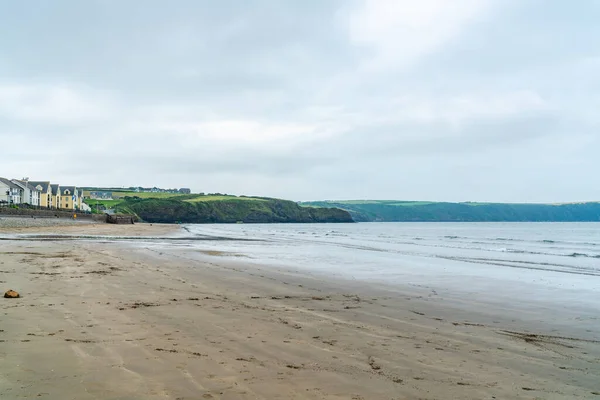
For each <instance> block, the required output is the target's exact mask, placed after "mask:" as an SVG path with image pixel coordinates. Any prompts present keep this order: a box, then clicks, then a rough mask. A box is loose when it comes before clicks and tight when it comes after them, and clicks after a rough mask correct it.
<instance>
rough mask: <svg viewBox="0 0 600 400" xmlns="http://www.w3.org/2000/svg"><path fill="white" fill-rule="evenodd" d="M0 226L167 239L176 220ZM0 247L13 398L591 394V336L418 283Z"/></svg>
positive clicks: (98, 248)
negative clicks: (531, 328)
mask: <svg viewBox="0 0 600 400" xmlns="http://www.w3.org/2000/svg"><path fill="white" fill-rule="evenodd" d="M0 232H1V233H11V232H15V233H18V234H45V233H53V234H65V235H67V234H69V235H83V234H85V235H122V236H164V235H176V234H177V233H178V232H179V227H178V226H177V225H149V224H136V225H133V226H125V225H122V226H114V225H108V224H90V225H88V224H85V225H84V224H82V225H71V226H64V227H52V228H22V229H18V230H15V229H5V230H0ZM1 245H2V248H1V250H0V270H1V273H0V281H2V283H1V285H2V288H3V289H4V290H8V289H14V290H17V291H19V292H20V293H21V294H22V295H23V298H21V299H15V300H10V299H3V300H4V301H3V302H2V311H3V312H4V313H5V315H4V318H3V326H2V328H1V329H0V355H2V357H3V359H4V360H5V362H4V363H3V364H2V366H0V389H1V390H2V393H5V394H6V395H7V396H8V397H10V398H18V397H24V398H33V397H38V396H39V397H40V398H42V399H44V398H45V399H55V398H56V399H59V398H77V399H96V398H103V399H124V398H127V399H182V400H184V399H185V400H191V399H200V398H202V399H206V398H215V399H217V398H219V399H246V398H248V399H250V398H252V399H254V398H264V399H278V398H279V399H289V398H306V399H347V398H353V399H390V398H394V399H398V398H399V399H403V398H422V399H440V398H462V399H482V398H493V396H495V397H496V398H502V399H513V398H514V399H517V398H519V399H522V398H531V399H533V398H544V399H563V398H573V399H576V398H590V397H594V396H595V393H597V392H594V390H598V389H597V380H596V378H597V372H598V371H597V364H598V362H599V360H600V351H599V350H600V349H599V347H600V344H599V343H597V342H595V341H594V340H589V339H588V340H577V339H579V338H576V337H575V338H569V336H568V335H567V334H566V333H565V332H546V331H544V332H537V333H531V332H525V331H524V330H522V329H519V326H518V325H519V324H518V321H517V322H513V321H511V320H510V311H507V315H505V316H498V318H504V319H505V320H498V321H496V322H497V323H496V324H494V323H493V322H492V323H488V322H487V321H482V320H481V319H480V318H478V317H477V316H476V314H475V313H470V312H467V311H464V312H462V313H461V312H460V310H459V309H457V308H452V307H448V306H447V305H444V304H441V303H439V302H436V301H433V300H431V299H430V298H428V297H427V294H426V293H424V292H423V291H422V290H420V289H419V288H412V289H406V288H402V290H397V291H391V290H389V288H387V287H385V286H383V285H377V284H374V283H368V284H367V283H357V282H349V281H345V280H343V279H333V278H329V279H328V278H325V277H323V276H316V275H313V274H310V273H308V272H298V271H290V270H285V269H277V268H273V267H261V266H260V265H256V264H252V263H249V262H247V261H246V260H245V258H244V255H243V254H239V255H235V254H227V255H228V256H237V257H232V258H231V259H230V257H227V258H225V257H219V256H220V255H225V254H219V252H218V251H214V250H210V251H209V250H202V248H188V247H181V248H173V249H170V250H169V251H165V250H164V249H162V248H161V247H159V246H155V247H153V246H152V245H145V244H143V242H142V243H136V244H133V245H132V244H130V243H122V242H111V241H101V240H98V241H36V240H26V241H10V240H5V241H3V242H2V244H1ZM464 301H465V302H468V299H464ZM469 306H470V307H471V308H473V309H476V308H477V307H478V305H477V304H470V305H469ZM485 311H486V310H485V306H484V305H480V310H479V312H480V313H481V314H483V313H485ZM536 334H537V336H533V335H536ZM594 368H596V371H594Z"/></svg>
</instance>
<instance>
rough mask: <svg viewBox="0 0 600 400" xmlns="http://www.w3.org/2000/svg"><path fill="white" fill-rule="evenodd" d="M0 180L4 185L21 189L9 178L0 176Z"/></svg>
mask: <svg viewBox="0 0 600 400" xmlns="http://www.w3.org/2000/svg"><path fill="white" fill-rule="evenodd" d="M0 182H2V183H3V184H4V185H6V186H8V187H9V188H11V189H21V188H20V187H19V185H17V184H15V183H14V182H11V181H10V180H9V179H6V178H0Z"/></svg>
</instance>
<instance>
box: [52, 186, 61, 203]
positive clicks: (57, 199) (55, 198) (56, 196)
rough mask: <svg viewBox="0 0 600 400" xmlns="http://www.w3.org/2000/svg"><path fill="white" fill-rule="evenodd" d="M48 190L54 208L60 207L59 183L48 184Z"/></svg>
mask: <svg viewBox="0 0 600 400" xmlns="http://www.w3.org/2000/svg"><path fill="white" fill-rule="evenodd" d="M50 191H51V193H52V196H51V198H52V204H53V207H54V208H61V202H60V185H58V184H51V185H50Z"/></svg>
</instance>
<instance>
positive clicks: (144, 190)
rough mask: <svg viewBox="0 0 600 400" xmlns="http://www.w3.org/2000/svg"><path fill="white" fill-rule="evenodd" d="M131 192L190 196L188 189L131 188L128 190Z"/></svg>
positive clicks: (190, 191)
mask: <svg viewBox="0 0 600 400" xmlns="http://www.w3.org/2000/svg"><path fill="white" fill-rule="evenodd" d="M129 189H130V190H131V191H133V192H137V193H180V194H190V193H192V190H191V189H190V188H181V189H162V188H157V187H151V188H145V187H141V186H138V187H131V188H129Z"/></svg>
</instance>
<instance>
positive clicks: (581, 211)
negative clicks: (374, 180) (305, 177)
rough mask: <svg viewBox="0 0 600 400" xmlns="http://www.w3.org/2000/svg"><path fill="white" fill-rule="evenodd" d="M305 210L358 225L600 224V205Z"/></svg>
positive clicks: (416, 204)
mask: <svg viewBox="0 0 600 400" xmlns="http://www.w3.org/2000/svg"><path fill="white" fill-rule="evenodd" d="M300 204H301V205H302V206H305V207H336V208H341V209H343V210H346V211H348V212H349V213H350V215H352V218H353V219H354V220H355V221H382V222H410V221H415V222H417V221H423V222H484V221H490V222H491V221H495V222H501V221H506V222H542V221H556V222H584V221H600V202H589V203H572V204H509V203H443V202H427V201H399V200H350V201H311V202H303V203H300Z"/></svg>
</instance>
